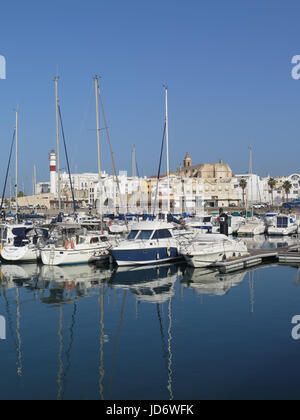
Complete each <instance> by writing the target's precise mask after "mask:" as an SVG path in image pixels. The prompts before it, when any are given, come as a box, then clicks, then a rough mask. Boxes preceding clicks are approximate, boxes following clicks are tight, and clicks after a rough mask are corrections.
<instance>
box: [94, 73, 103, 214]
mask: <svg viewBox="0 0 300 420" xmlns="http://www.w3.org/2000/svg"><path fill="white" fill-rule="evenodd" d="M94 81H95V96H96V121H97V150H98V177H99V190H100V195H99V212H100V214H101V215H102V176H101V149H100V124H99V102H98V92H99V81H98V76H95V77H94Z"/></svg>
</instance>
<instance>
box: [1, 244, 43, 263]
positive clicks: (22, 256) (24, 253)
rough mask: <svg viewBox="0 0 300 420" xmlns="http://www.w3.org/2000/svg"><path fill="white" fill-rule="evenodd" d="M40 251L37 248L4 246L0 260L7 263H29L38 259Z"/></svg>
mask: <svg viewBox="0 0 300 420" xmlns="http://www.w3.org/2000/svg"><path fill="white" fill-rule="evenodd" d="M40 255H41V254H40V250H39V249H38V248H37V247H29V246H22V247H13V246H5V247H3V248H2V251H1V259H2V261H4V262H7V263H16V262H22V263H23V262H24V263H30V262H35V261H38V260H39V259H40Z"/></svg>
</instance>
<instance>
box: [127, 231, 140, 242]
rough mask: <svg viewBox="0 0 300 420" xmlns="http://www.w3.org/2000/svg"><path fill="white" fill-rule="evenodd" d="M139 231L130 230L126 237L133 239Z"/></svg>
mask: <svg viewBox="0 0 300 420" xmlns="http://www.w3.org/2000/svg"><path fill="white" fill-rule="evenodd" d="M138 233H139V230H132V231H131V232H130V233H129V235H128V237H127V239H128V240H129V241H130V240H133V239H136V237H137V234H138Z"/></svg>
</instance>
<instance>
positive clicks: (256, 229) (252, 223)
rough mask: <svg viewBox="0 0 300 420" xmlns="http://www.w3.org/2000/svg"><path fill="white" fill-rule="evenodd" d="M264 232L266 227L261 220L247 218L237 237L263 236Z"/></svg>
mask: <svg viewBox="0 0 300 420" xmlns="http://www.w3.org/2000/svg"><path fill="white" fill-rule="evenodd" d="M265 232H266V225H265V223H264V221H263V220H261V219H259V218H256V217H249V218H248V219H247V220H246V222H245V224H243V225H241V226H240V227H239V229H238V232H237V233H238V235H239V236H254V235H263V234H264V233H265Z"/></svg>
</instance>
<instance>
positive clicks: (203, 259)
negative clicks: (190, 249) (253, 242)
mask: <svg viewBox="0 0 300 420" xmlns="http://www.w3.org/2000/svg"><path fill="white" fill-rule="evenodd" d="M247 255H249V253H248V252H246V251H244V252H239V253H237V252H233V250H231V251H225V252H224V251H223V252H212V253H209V254H201V255H184V258H185V260H186V262H187V263H188V265H189V266H191V267H195V268H201V267H203V268H204V267H210V266H214V265H215V263H217V262H222V261H226V260H227V259H228V258H232V257H234V256H247ZM224 256H225V258H224Z"/></svg>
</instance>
